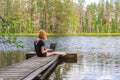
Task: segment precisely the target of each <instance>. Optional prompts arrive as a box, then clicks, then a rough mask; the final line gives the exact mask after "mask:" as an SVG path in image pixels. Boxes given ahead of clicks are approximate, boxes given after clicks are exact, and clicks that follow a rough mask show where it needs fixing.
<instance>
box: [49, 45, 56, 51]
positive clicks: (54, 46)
mask: <svg viewBox="0 0 120 80" xmlns="http://www.w3.org/2000/svg"><path fill="white" fill-rule="evenodd" d="M56 46H57V43H51V44H50V49H52V50H54V51H55V49H56Z"/></svg>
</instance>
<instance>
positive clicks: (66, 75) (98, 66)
mask: <svg viewBox="0 0 120 80" xmlns="http://www.w3.org/2000/svg"><path fill="white" fill-rule="evenodd" d="M35 38H36V37H32V36H30V37H25V36H21V37H18V40H22V41H23V45H24V46H25V48H24V49H20V48H19V49H16V48H15V47H12V46H10V45H9V44H7V45H5V44H4V45H3V44H0V50H9V51H13V50H20V51H25V52H27V51H33V47H34V46H33V42H34V40H35ZM52 42H56V43H57V51H68V52H71V53H77V55H78V61H77V63H64V64H62V65H60V66H58V67H57V69H56V70H55V72H53V73H52V74H51V77H50V78H49V80H120V37H119V36H109V37H96V36H95V37H94V36H92V37H90V36H85V37H84V36H68V37H63V36H59V37H57V36H56V37H48V40H47V41H45V43H46V47H49V45H50V43H52ZM7 47H9V48H7Z"/></svg>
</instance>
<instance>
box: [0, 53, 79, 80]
mask: <svg viewBox="0 0 120 80" xmlns="http://www.w3.org/2000/svg"><path fill="white" fill-rule="evenodd" d="M35 55H36V54H35V52H29V53H27V54H26V58H27V60H25V61H22V62H19V63H16V64H13V65H11V66H8V67H5V68H1V69H0V80H32V79H34V78H35V77H36V76H38V75H39V78H40V80H45V78H46V76H47V75H48V74H49V73H50V71H51V70H52V69H54V67H55V66H57V64H58V62H59V61H60V60H62V59H63V60H64V61H67V62H69V61H72V62H77V54H67V56H65V57H60V56H58V55H52V56H49V57H37V56H35Z"/></svg>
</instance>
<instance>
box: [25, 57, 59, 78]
mask: <svg viewBox="0 0 120 80" xmlns="http://www.w3.org/2000/svg"><path fill="white" fill-rule="evenodd" d="M56 56H57V55H56ZM58 58H59V57H58V56H57V57H56V58H54V59H53V60H52V61H51V62H48V64H47V65H45V66H44V67H40V68H39V69H37V70H35V71H34V72H32V73H31V74H29V76H26V77H25V78H24V79H23V80H30V79H33V78H34V77H35V76H36V75H38V74H39V73H40V72H42V71H44V70H45V69H47V68H48V67H49V66H50V65H51V64H53V63H54V62H55V61H56V60H57V59H58Z"/></svg>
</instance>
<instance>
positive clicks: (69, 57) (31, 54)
mask: <svg viewBox="0 0 120 80" xmlns="http://www.w3.org/2000/svg"><path fill="white" fill-rule="evenodd" d="M34 56H36V53H35V52H32V51H31V52H28V53H27V54H26V59H29V58H31V57H34ZM61 59H62V61H64V62H77V54H76V53H68V54H67V55H66V56H64V57H62V56H61Z"/></svg>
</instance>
